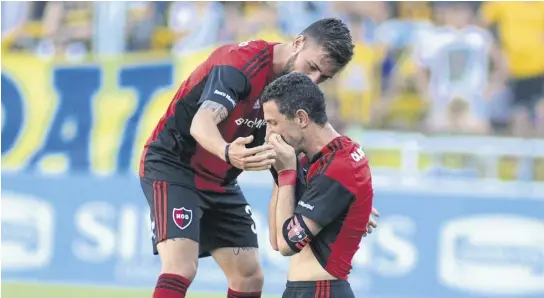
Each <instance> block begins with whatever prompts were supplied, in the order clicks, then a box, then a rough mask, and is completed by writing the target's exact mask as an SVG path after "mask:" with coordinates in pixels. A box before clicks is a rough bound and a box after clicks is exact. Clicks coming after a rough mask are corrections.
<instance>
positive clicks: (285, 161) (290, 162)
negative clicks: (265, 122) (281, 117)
mask: <svg viewBox="0 0 544 298" xmlns="http://www.w3.org/2000/svg"><path fill="white" fill-rule="evenodd" d="M268 143H269V144H271V145H272V146H273V147H274V150H275V151H276V163H275V164H274V168H275V169H276V171H278V173H279V172H281V171H283V170H296V169H297V155H296V153H295V148H293V147H291V146H290V145H289V144H287V143H286V142H285V141H284V140H283V138H282V137H281V136H280V135H279V134H275V133H273V134H271V135H270V136H269V137H268Z"/></svg>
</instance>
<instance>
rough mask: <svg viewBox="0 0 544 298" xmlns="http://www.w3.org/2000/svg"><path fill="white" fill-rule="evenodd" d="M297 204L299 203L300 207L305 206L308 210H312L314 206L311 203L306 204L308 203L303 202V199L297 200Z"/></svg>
mask: <svg viewBox="0 0 544 298" xmlns="http://www.w3.org/2000/svg"><path fill="white" fill-rule="evenodd" d="M298 205H299V206H300V207H304V208H306V209H308V210H314V206H313V205H311V204H308V203H305V202H303V201H298Z"/></svg>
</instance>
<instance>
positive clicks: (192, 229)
mask: <svg viewBox="0 0 544 298" xmlns="http://www.w3.org/2000/svg"><path fill="white" fill-rule="evenodd" d="M140 181H141V185H142V190H143V191H144V194H145V196H146V198H147V201H148V203H149V208H150V211H151V227H152V229H153V253H154V254H159V256H160V258H161V274H160V276H159V278H158V281H157V285H156V287H155V291H154V292H153V298H185V293H186V292H187V289H188V288H189V285H190V284H191V282H192V280H193V279H194V277H195V275H196V269H197V264H198V247H199V245H198V241H199V232H200V231H199V226H200V224H199V221H200V220H199V219H200V214H201V209H200V206H199V197H198V195H197V194H196V193H195V192H194V190H192V189H190V188H187V187H184V186H182V185H178V184H172V183H170V182H166V181H158V180H151V179H146V178H142V179H141V180H140Z"/></svg>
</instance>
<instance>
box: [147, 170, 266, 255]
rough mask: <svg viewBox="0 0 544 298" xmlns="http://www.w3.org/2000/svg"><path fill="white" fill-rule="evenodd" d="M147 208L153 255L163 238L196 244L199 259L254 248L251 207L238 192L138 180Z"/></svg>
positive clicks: (170, 182)
mask: <svg viewBox="0 0 544 298" xmlns="http://www.w3.org/2000/svg"><path fill="white" fill-rule="evenodd" d="M140 183H141V186H142V190H143V192H144V194H145V196H146V198H147V202H148V203H149V208H150V217H151V228H152V231H153V253H154V254H158V252H157V244H158V243H160V242H162V241H164V240H166V239H175V238H187V239H191V240H194V241H196V242H198V243H199V244H200V253H199V257H207V256H209V255H210V252H211V251H213V250H214V249H217V248H222V247H258V243H257V230H256V228H255V222H254V221H253V219H252V217H251V215H252V213H251V207H250V206H249V204H248V203H247V200H246V199H245V197H244V195H243V194H242V192H241V191H236V192H227V193H219V192H211V191H202V190H198V189H196V188H195V187H194V186H192V181H187V182H183V181H179V179H178V180H177V181H166V180H156V179H151V178H146V177H141V178H140Z"/></svg>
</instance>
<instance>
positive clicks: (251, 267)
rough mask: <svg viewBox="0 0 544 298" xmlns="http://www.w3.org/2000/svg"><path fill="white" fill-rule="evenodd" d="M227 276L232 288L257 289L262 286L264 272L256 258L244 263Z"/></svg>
mask: <svg viewBox="0 0 544 298" xmlns="http://www.w3.org/2000/svg"><path fill="white" fill-rule="evenodd" d="M237 269H238V270H235V271H234V272H232V274H229V276H227V279H228V283H229V287H230V288H231V289H233V290H244V291H259V290H261V289H262V287H263V283H264V273H263V270H262V268H261V265H260V264H259V262H258V261H257V260H251V261H248V262H247V263H244V265H243V266H241V267H239V268H237Z"/></svg>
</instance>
